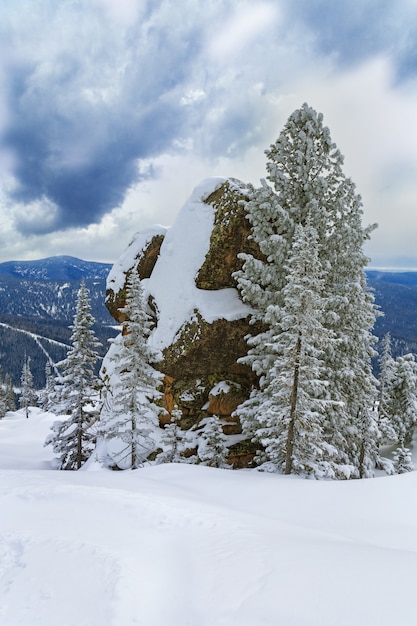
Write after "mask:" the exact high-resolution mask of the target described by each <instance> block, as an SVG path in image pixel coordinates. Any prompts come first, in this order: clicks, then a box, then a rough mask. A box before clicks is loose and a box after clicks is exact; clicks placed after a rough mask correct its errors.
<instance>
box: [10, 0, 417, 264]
mask: <svg viewBox="0 0 417 626" xmlns="http://www.w3.org/2000/svg"><path fill="white" fill-rule="evenodd" d="M416 24H417V19H416V2H415V0H403V1H402V2H401V3H394V2H391V1H388V0H362V1H361V2H360V3H352V2H351V1H350V0H338V2H334V1H333V0H292V1H291V2H287V1H284V0H274V1H272V0H236V2H233V3H232V2H230V0H207V2H205V3H203V4H202V3H197V2H196V1H195V0H181V2H180V3H176V4H174V3H172V2H171V1H170V0H119V1H118V2H117V3H116V2H113V1H112V0H88V1H87V0H74V1H71V2H55V1H54V0H19V2H16V1H15V0H3V4H2V20H1V22H0V138H1V144H0V165H1V168H2V171H1V173H0V192H1V194H0V195H1V202H0V205H1V214H0V224H1V226H2V229H3V230H2V233H1V235H0V236H2V237H3V239H4V240H6V242H7V246H6V247H3V252H2V253H3V254H4V255H7V256H8V257H10V255H13V256H15V257H16V256H17V254H18V253H20V256H21V258H23V256H25V257H26V258H28V255H31V254H33V255H35V256H36V253H37V252H39V255H38V256H42V250H43V251H45V250H46V249H48V250H49V253H51V254H54V253H60V251H62V250H64V249H65V251H66V253H69V254H71V250H72V253H75V251H74V248H71V247H70V246H71V245H72V246H74V245H78V242H81V241H82V242H83V244H82V246H81V252H80V254H81V255H82V254H83V252H82V250H86V249H88V250H89V254H90V255H92V254H93V250H94V254H95V255H98V257H99V258H101V259H103V260H111V258H114V257H115V255H116V254H117V253H118V249H119V248H118V246H119V240H120V246H121V249H122V248H123V245H125V244H124V243H123V241H122V240H123V237H125V239H126V241H127V240H128V239H129V238H130V236H131V235H132V233H133V232H134V230H135V229H137V228H140V227H142V226H146V225H148V224H150V223H153V222H155V221H161V222H164V223H166V224H168V225H169V223H172V220H173V219H174V217H175V213H176V212H177V211H178V209H179V207H180V206H181V204H182V202H183V201H184V200H185V199H186V197H187V196H188V195H189V193H190V192H191V190H192V188H193V187H194V186H195V185H196V184H197V183H198V181H199V179H200V178H204V177H206V176H210V175H232V176H237V177H240V178H242V179H244V180H247V181H251V182H254V183H255V184H256V183H257V181H258V180H259V178H260V177H261V176H264V175H265V169H264V168H265V160H264V155H263V151H264V149H265V148H267V147H268V146H269V145H270V143H272V142H273V141H274V140H275V139H276V137H277V136H278V134H279V132H280V130H281V128H282V126H283V124H284V123H285V121H286V119H287V117H288V115H290V114H291V112H292V111H293V110H294V109H295V108H297V107H299V106H300V105H301V104H302V103H303V102H304V101H308V102H309V104H310V105H311V106H313V107H314V108H316V109H318V110H321V111H322V112H323V113H324V116H325V122H326V123H327V124H328V125H329V127H330V130H331V132H332V136H333V138H334V140H335V141H336V143H337V144H338V146H339V147H340V149H341V151H342V152H343V153H345V155H346V170H347V172H348V173H351V174H352V177H353V179H354V180H355V182H357V185H358V189H359V191H360V192H361V193H362V194H363V196H364V201H366V204H365V208H366V218H367V219H368V215H369V216H370V217H369V221H375V220H377V221H379V222H380V223H382V222H384V221H385V220H386V223H389V224H391V222H392V220H391V218H390V217H389V211H388V204H389V202H391V201H393V200H394V198H395V194H396V193H397V192H398V198H401V200H399V201H401V202H402V203H403V205H402V206H404V207H405V206H406V207H407V209H408V207H409V206H410V199H411V198H412V196H413V193H414V189H415V187H414V182H413V176H414V175H415V169H416V163H417V155H416V147H415V142H413V133H412V132H410V122H412V123H414V117H415V113H414V111H415V106H416V97H415V93H416V86H417V83H416V79H417V75H416V45H417V43H416V42H417V33H416V31H415V29H416ZM11 175H12V179H11ZM400 180H401V181H402V182H401V183H400V182H399V181H400ZM388 183H389V186H388V187H385V188H384V184H385V185H387V184H388ZM404 190H406V191H404ZM400 191H404V193H400ZM375 213H377V214H378V215H377V216H376V217H375ZM117 224H119V225H120V227H119V226H117ZM129 224H130V226H129ZM382 228H383V227H382V226H381V229H382ZM381 229H380V231H377V232H378V233H380V232H381ZM395 229H397V230H398V239H399V238H400V236H401V233H400V230H401V227H400V226H398V225H395ZM395 229H394V230H395ZM389 230H390V229H389V228H388V231H389ZM127 231H128V232H127ZM388 231H387V232H388ZM22 235H23V238H22ZM18 237H20V239H19V240H18ZM375 237H376V238H377V237H380V238H381V240H382V235H380V234H376V235H375ZM384 237H385V235H384ZM93 242H95V244H94V245H93ZM384 242H385V239H384ZM80 245H81V244H80ZM111 249H113V250H114V253H113V254H112V255H111V256H110V250H111ZM7 256H6V258H7Z"/></svg>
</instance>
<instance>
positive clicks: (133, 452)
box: [130, 415, 136, 469]
mask: <svg viewBox="0 0 417 626" xmlns="http://www.w3.org/2000/svg"><path fill="white" fill-rule="evenodd" d="M131 426H132V454H131V458H130V462H131V469H135V468H136V443H135V441H134V436H135V432H136V422H135V418H134V417H133V415H132V421H131Z"/></svg>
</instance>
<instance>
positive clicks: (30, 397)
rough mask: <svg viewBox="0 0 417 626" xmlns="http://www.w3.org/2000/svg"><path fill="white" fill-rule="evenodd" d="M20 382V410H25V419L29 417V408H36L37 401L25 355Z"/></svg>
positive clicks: (28, 359)
mask: <svg viewBox="0 0 417 626" xmlns="http://www.w3.org/2000/svg"><path fill="white" fill-rule="evenodd" d="M20 382H21V390H20V398H19V404H20V408H21V409H25V414H26V417H29V407H30V406H36V404H37V400H38V399H37V395H36V392H35V389H34V386H33V375H32V371H31V369H30V356H26V355H25V360H24V363H23V367H22V375H21V377H20Z"/></svg>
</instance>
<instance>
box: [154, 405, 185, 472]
mask: <svg viewBox="0 0 417 626" xmlns="http://www.w3.org/2000/svg"><path fill="white" fill-rule="evenodd" d="M181 418H182V411H181V409H179V408H178V406H177V405H175V407H174V408H173V409H172V412H171V419H170V422H169V424H166V426H165V428H164V430H163V433H162V435H161V446H162V451H161V452H160V453H159V454H158V456H157V457H156V459H155V460H156V462H157V463H182V462H184V457H183V456H182V453H183V452H184V432H183V431H182V430H181V428H180V420H181Z"/></svg>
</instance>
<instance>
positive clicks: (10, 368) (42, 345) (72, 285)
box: [0, 256, 116, 388]
mask: <svg viewBox="0 0 417 626" xmlns="http://www.w3.org/2000/svg"><path fill="white" fill-rule="evenodd" d="M111 267H112V265H111V264H109V263H96V262H93V261H84V260H81V259H78V258H76V257H72V256H56V257H49V258H46V259H39V260H35V261H7V262H4V263H0V346H1V349H0V368H1V370H2V373H3V375H5V374H9V375H10V376H11V377H12V379H13V381H14V384H15V385H16V386H18V385H19V382H20V374H21V369H22V366H23V361H24V357H25V354H26V355H27V356H30V358H31V369H32V373H33V375H34V379H35V385H36V387H38V388H40V387H42V386H43V384H44V378H45V364H46V360H47V358H49V359H50V360H51V361H52V362H54V363H55V362H57V361H59V360H62V359H63V358H64V357H65V355H66V347H65V345H69V341H70V335H71V331H70V329H69V328H68V327H69V325H70V324H72V322H73V319H74V314H75V309H76V302H77V294H78V290H79V288H80V285H81V281H82V280H84V281H85V284H86V286H87V288H88V290H89V293H90V304H91V312H92V315H93V317H94V319H95V321H96V325H95V327H94V330H95V332H96V335H97V337H98V339H99V340H100V341H101V343H102V344H103V347H102V349H101V353H102V354H104V353H105V352H106V350H107V340H108V339H109V337H112V336H114V335H115V334H116V331H115V329H114V320H113V319H112V318H111V316H110V315H109V313H108V311H107V308H106V306H105V304H104V299H105V293H106V279H107V275H108V273H109V271H110V269H111ZM42 338H43V339H44V341H43V340H42ZM53 342H55V343H53Z"/></svg>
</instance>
